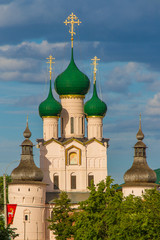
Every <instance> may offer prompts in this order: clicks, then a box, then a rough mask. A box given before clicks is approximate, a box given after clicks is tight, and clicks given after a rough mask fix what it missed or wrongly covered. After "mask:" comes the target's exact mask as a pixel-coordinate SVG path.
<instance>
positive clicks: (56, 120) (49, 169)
mask: <svg viewBox="0 0 160 240" xmlns="http://www.w3.org/2000/svg"><path fill="white" fill-rule="evenodd" d="M66 21H67V22H65V23H66V25H67V23H71V29H72V25H74V24H75V23H77V24H78V25H79V23H80V21H79V20H77V17H76V16H75V15H74V14H71V15H70V16H69V17H68V18H67V20H66ZM70 33H71V60H70V63H69V65H68V67H67V69H66V70H65V71H64V72H63V73H61V74H60V75H59V76H58V77H57V78H56V79H55V82H54V88H55V90H56V92H57V93H58V95H59V98H60V102H58V101H57V100H55V98H54V96H53V93H52V83H51V77H52V63H53V62H52V61H53V59H54V58H52V56H49V58H48V60H49V64H50V85H49V94H48V97H47V98H46V100H44V101H43V102H42V103H41V104H40V106H39V114H40V117H41V118H42V120H43V139H38V140H37V145H38V147H39V150H40V169H39V168H37V167H36V165H35V164H34V160H33V144H32V142H31V141H30V140H29V138H30V136H31V132H30V130H29V128H28V122H27V127H26V130H25V131H24V137H25V140H24V141H23V143H22V145H21V146H22V155H21V161H20V164H19V166H18V167H17V168H15V169H14V170H13V171H12V174H11V176H12V183H11V184H10V185H9V203H10V204H17V208H16V212H15V216H14V220H13V225H12V226H13V227H15V228H17V233H19V237H17V240H22V239H24V237H25V239H26V240H36V239H39V240H51V239H54V236H53V234H52V233H51V232H50V230H49V229H48V221H47V219H48V218H50V216H51V211H52V209H53V205H54V199H55V198H57V197H58V195H59V193H60V192H61V191H66V192H67V193H68V196H69V197H70V198H71V201H72V203H73V204H78V202H79V201H81V200H85V199H87V198H88V196H89V190H88V186H90V184H91V181H93V182H94V183H95V184H98V183H99V182H100V181H101V180H103V179H105V178H106V176H107V148H108V146H109V145H108V142H109V139H107V138H103V118H104V116H105V114H106V111H107V106H106V104H105V103H104V102H103V101H102V100H101V99H100V98H99V97H98V94H97V88H96V71H97V68H96V67H97V64H98V63H97V61H98V60H99V59H97V57H94V58H93V59H92V60H93V66H94V83H93V95H92V97H91V99H90V100H89V101H87V102H86V103H85V104H84V100H85V95H86V94H87V92H88V90H89V87H90V80H89V79H88V77H87V76H86V75H85V74H84V73H82V72H81V71H80V70H79V69H78V67H77V66H76V64H75V61H74V53H73V33H74V32H72V31H70ZM85 119H86V120H87V121H85ZM85 122H87V134H86V135H87V136H85ZM59 125H60V126H59ZM59 127H60V129H61V130H60V132H61V134H60V136H58V129H59Z"/></svg>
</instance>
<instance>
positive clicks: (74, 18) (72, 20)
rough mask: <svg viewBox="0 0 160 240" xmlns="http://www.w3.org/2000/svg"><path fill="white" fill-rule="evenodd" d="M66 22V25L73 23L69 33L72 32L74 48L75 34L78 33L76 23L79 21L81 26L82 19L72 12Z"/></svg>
mask: <svg viewBox="0 0 160 240" xmlns="http://www.w3.org/2000/svg"><path fill="white" fill-rule="evenodd" d="M64 23H65V25H67V24H69V23H70V24H71V28H70V30H69V33H70V34H71V46H72V48H73V40H74V39H73V35H74V34H75V35H76V33H75V32H74V24H75V23H77V24H78V26H79V24H80V23H81V22H80V21H79V19H78V17H77V16H76V15H74V14H73V13H71V14H70V15H69V16H68V18H67V19H66V20H65V21H64Z"/></svg>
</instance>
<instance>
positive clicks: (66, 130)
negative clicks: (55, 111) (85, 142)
mask: <svg viewBox="0 0 160 240" xmlns="http://www.w3.org/2000/svg"><path fill="white" fill-rule="evenodd" d="M61 104H62V112H61V136H62V137H63V138H70V137H76V138H83V137H84V134H85V133H84V132H85V126H84V125H85V121H84V119H85V115H84V103H83V98H81V97H72V98H71V97H68V98H67V97H65V98H61ZM71 117H73V119H74V120H73V121H74V123H73V128H74V131H73V132H71ZM62 119H63V120H62ZM82 121H83V124H82ZM62 122H63V124H62Z"/></svg>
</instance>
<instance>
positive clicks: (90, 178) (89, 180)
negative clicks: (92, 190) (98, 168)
mask: <svg viewBox="0 0 160 240" xmlns="http://www.w3.org/2000/svg"><path fill="white" fill-rule="evenodd" d="M92 181H93V182H94V176H93V175H88V187H91V182H92Z"/></svg>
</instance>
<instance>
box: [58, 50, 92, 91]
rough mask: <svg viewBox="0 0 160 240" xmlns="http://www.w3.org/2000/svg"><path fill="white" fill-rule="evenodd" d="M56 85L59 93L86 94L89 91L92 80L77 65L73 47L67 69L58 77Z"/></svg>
mask: <svg viewBox="0 0 160 240" xmlns="http://www.w3.org/2000/svg"><path fill="white" fill-rule="evenodd" d="M54 86H55V90H56V92H57V93H58V94H59V95H85V94H86V93H87V92H88V90H89V86H90V81H89V79H88V77H87V76H86V75H85V74H84V73H82V72H81V71H80V70H79V69H78V67H77V66H76V64H75V62H74V58H73V48H72V53H71V61H70V63H69V65H68V67H67V69H66V70H65V71H64V72H63V73H61V74H60V75H59V76H58V77H57V78H56V80H55V84H54Z"/></svg>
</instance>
